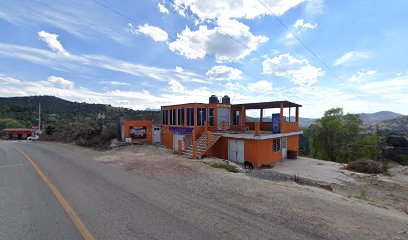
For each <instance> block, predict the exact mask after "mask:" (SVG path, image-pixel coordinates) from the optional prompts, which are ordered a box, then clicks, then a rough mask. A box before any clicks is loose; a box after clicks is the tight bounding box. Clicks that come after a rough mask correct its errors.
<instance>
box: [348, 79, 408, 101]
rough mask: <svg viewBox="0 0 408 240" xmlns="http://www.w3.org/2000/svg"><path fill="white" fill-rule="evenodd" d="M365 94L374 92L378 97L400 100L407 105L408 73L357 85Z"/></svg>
mask: <svg viewBox="0 0 408 240" xmlns="http://www.w3.org/2000/svg"><path fill="white" fill-rule="evenodd" d="M355 87H356V89H357V90H358V91H360V92H361V93H364V94H367V93H369V94H373V95H375V96H376V97H377V99H378V98H382V99H385V100H392V101H394V102H398V103H399V104H401V106H405V105H406V103H407V102H408V73H399V74H396V75H395V76H391V77H388V78H385V79H384V78H383V79H382V80H377V81H370V82H364V83H361V84H358V85H356V86H355Z"/></svg>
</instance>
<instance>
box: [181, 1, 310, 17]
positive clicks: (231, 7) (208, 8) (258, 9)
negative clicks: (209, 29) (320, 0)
mask: <svg viewBox="0 0 408 240" xmlns="http://www.w3.org/2000/svg"><path fill="white" fill-rule="evenodd" d="M303 1H304V0H277V1H276V0H263V3H264V4H265V5H266V6H267V7H268V8H269V9H270V10H271V11H272V12H273V13H274V14H275V15H278V16H280V15H283V14H284V13H285V12H286V11H288V10H289V9H291V8H293V7H295V6H297V5H299V4H300V3H302V2H303ZM173 7H174V8H175V9H176V10H177V11H178V12H179V13H180V14H182V15H183V16H184V15H185V11H183V8H185V9H189V10H190V11H191V12H192V13H193V14H196V15H197V16H198V17H199V18H200V19H201V20H206V19H211V20H214V19H218V18H230V19H231V18H246V19H254V18H256V17H259V16H263V15H271V13H270V12H269V11H268V10H267V9H266V8H265V7H264V6H263V5H261V4H260V3H259V2H258V1H255V0H253V1H249V0H223V1H219V0H176V1H175V4H174V5H173Z"/></svg>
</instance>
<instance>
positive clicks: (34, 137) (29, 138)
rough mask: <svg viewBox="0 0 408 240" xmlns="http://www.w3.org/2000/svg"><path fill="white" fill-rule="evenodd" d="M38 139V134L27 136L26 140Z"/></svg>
mask: <svg viewBox="0 0 408 240" xmlns="http://www.w3.org/2000/svg"><path fill="white" fill-rule="evenodd" d="M38 139H40V136H38V135H36V136H30V137H28V138H27V140H31V141H35V140H38Z"/></svg>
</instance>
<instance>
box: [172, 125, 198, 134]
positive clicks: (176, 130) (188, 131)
mask: <svg viewBox="0 0 408 240" xmlns="http://www.w3.org/2000/svg"><path fill="white" fill-rule="evenodd" d="M170 132H171V133H173V134H191V133H192V132H193V128H182V127H171V128H170Z"/></svg>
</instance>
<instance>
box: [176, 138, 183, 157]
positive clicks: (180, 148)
mask: <svg viewBox="0 0 408 240" xmlns="http://www.w3.org/2000/svg"><path fill="white" fill-rule="evenodd" d="M177 147H178V154H179V155H181V153H182V152H183V141H182V140H178V142H177Z"/></svg>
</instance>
